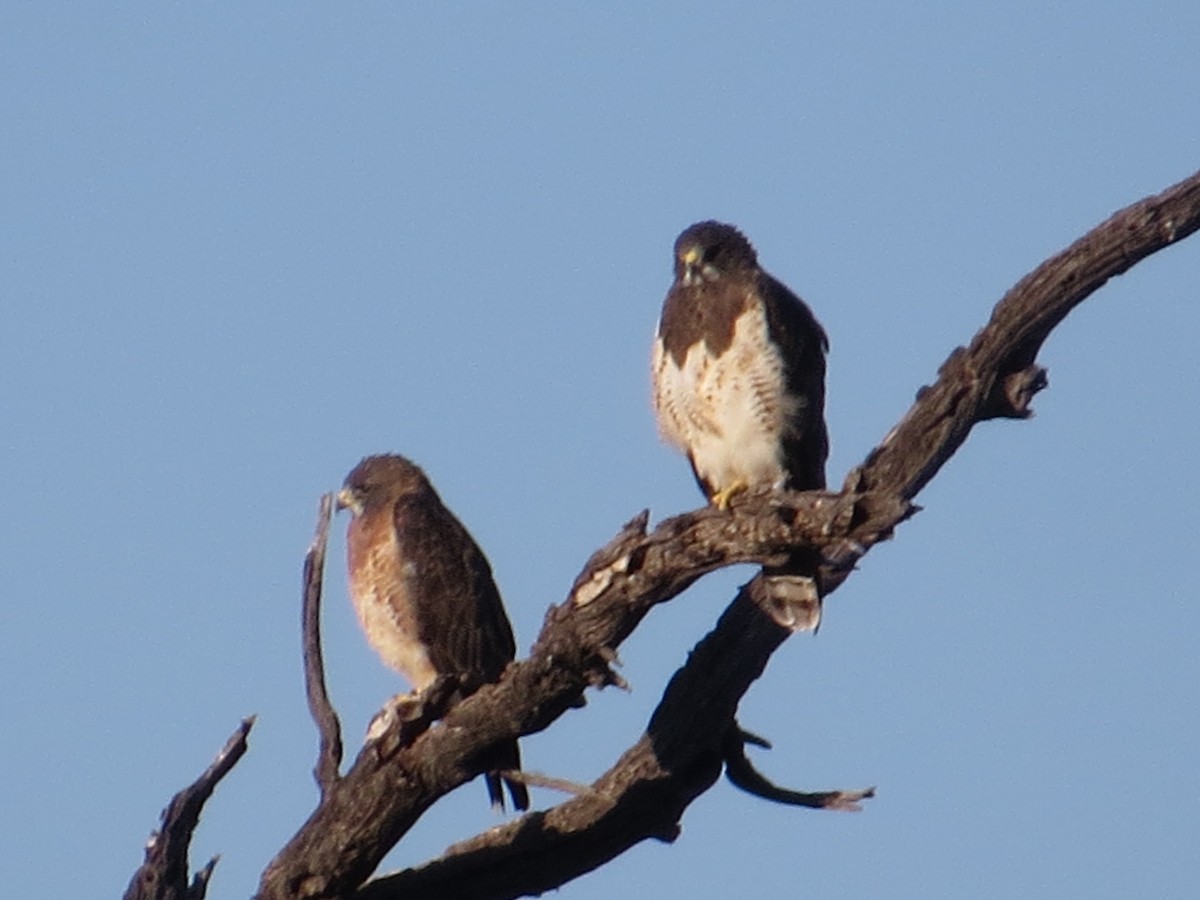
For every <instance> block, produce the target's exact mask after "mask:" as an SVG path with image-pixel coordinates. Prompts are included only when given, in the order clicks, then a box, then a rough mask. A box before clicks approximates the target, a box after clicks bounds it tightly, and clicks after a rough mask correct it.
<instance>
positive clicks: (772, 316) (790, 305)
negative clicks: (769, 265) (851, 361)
mask: <svg viewBox="0 0 1200 900" xmlns="http://www.w3.org/2000/svg"><path fill="white" fill-rule="evenodd" d="M758 290H759V294H760V296H761V297H762V299H763V305H764V306H765V308H766V312H767V328H768V330H769V332H770V335H771V340H772V341H773V342H774V343H775V345H776V346H777V347H778V348H779V353H780V355H781V356H782V358H783V364H784V381H785V385H784V390H785V391H787V393H788V394H790V395H791V396H792V397H795V398H801V399H802V403H801V404H800V405H799V406H798V407H796V411H795V413H794V414H793V415H792V416H791V418H790V420H789V422H788V428H787V430H786V431H785V433H784V435H783V451H784V452H783V455H784V460H785V467H786V468H787V471H788V482H787V487H788V488H790V489H791V490H794V491H809V490H815V489H818V488H824V487H825V459H826V457H828V456H829V433H828V431H827V430H826V428H825V352H826V351H827V350H828V349H829V338H828V337H827V336H826V335H825V330H824V329H823V328H822V327H821V325H820V323H819V322H817V319H816V317H815V316H814V315H813V314H812V310H810V309H809V308H808V306H807V305H806V304H805V303H804V301H803V300H801V299H800V298H799V297H797V296H796V295H795V294H793V293H792V292H791V291H790V290H789V289H788V288H787V287H786V286H785V285H783V284H782V283H781V282H779V281H776V280H775V279H774V278H772V277H771V276H770V275H768V274H767V273H766V272H763V273H762V275H761V277H760V278H759V283H758Z"/></svg>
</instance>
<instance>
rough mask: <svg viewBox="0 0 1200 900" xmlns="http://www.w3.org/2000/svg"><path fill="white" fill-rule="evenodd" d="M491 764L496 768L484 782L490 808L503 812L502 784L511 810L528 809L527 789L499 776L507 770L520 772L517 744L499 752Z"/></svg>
mask: <svg viewBox="0 0 1200 900" xmlns="http://www.w3.org/2000/svg"><path fill="white" fill-rule="evenodd" d="M491 762H492V764H493V765H494V766H495V767H496V768H495V769H493V770H492V771H490V772H487V773H486V774H485V775H484V780H485V781H486V783H487V791H488V799H489V800H491V802H492V808H493V809H498V810H500V811H503V810H504V791H503V789H502V788H501V783H502V782H503V785H504V787H507V788H508V796H509V797H511V798H512V805H513V809H515V810H517V811H518V812H520V811H522V810H526V809H529V789H528V788H527V787H525V785H524V784H522V783H521V782H519V781H514V780H512V779H510V778H504V777H503V776H502V775H501V774H500V773H501V772H505V771H508V770H518V771H519V770H520V768H521V748H520V747H519V746H517V742H516V741H513V742H512V743H511V744H509V745H507V746H505V747H504V748H502V749H501V750H499V751H498V752H497V753H496V754H495V756H494V757H492V759H491Z"/></svg>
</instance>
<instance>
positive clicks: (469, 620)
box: [393, 488, 529, 810]
mask: <svg viewBox="0 0 1200 900" xmlns="http://www.w3.org/2000/svg"><path fill="white" fill-rule="evenodd" d="M393 524H394V526H395V529H396V539H397V543H398V545H399V546H400V547H402V548H403V555H404V563H405V564H408V565H413V566H416V568H417V571H416V572H415V573H414V574H415V575H416V577H415V578H413V579H412V580H411V581H410V584H411V585H412V587H411V589H410V592H409V595H410V597H409V599H410V603H411V604H412V608H413V611H414V614H415V618H416V623H417V629H418V634H417V637H418V639H419V640H420V641H421V642H422V643H423V644H425V646H426V647H427V648H428V651H429V656H430V659H431V660H432V662H433V665H434V668H435V669H437V670H438V672H439V673H442V674H453V675H457V676H459V677H460V678H464V679H465V683H464V684H463V687H464V689H465V690H466V691H467V692H468V693H470V692H471V691H473V690H474V689H475V688H477V687H479V685H480V684H486V683H488V682H492V681H495V680H496V679H498V678H499V677H500V675H501V674H502V673H503V672H504V668H505V666H507V665H508V664H509V663H510V662H511V661H512V659H513V657H514V656H515V655H516V642H515V641H514V640H513V633H512V625H511V624H510V623H509V621H508V615H507V614H506V613H505V612H504V605H503V602H502V601H501V599H500V591H499V590H498V589H497V588H496V582H495V579H493V578H492V567H491V566H490V565H489V564H488V561H487V557H485V556H484V555H483V551H482V550H480V549H479V545H478V544H476V543H475V540H474V539H473V538H472V537H471V535H470V533H469V532H468V531H467V529H466V528H465V527H464V526H463V524H462V523H461V522H460V521H459V520H458V519H457V518H456V517H455V516H454V514H453V513H451V512H450V511H449V510H448V509H446V507H445V506H444V505H442V502H441V500H440V499H439V498H438V496H437V494H436V493H435V492H434V491H433V490H432V488H430V489H429V490H427V491H421V492H419V493H414V494H407V495H405V496H403V497H401V498H400V499H399V500H398V501H397V502H396V506H395V509H394V514H393ZM486 764H487V766H488V768H489V771H488V772H486V773H485V779H484V781H485V784H486V785H487V790H488V797H489V799H490V800H491V803H492V805H493V806H497V807H501V808H503V806H504V796H503V794H502V792H501V784H502V783H503V784H504V785H507V787H508V792H509V796H510V797H511V798H512V803H513V806H514V807H515V808H516V809H518V810H523V809H528V808H529V791H528V789H527V788H526V787H525V785H523V784H521V783H520V782H516V781H509V780H507V779H501V777H500V775H499V774H498V773H499V772H501V771H506V770H509V769H512V770H519V769H520V768H521V751H520V748H519V746H518V745H517V742H516V741H512V742H511V743H508V744H502V745H500V746H498V747H495V748H493V750H492V751H491V752H490V753H489V755H488V758H487V760H486Z"/></svg>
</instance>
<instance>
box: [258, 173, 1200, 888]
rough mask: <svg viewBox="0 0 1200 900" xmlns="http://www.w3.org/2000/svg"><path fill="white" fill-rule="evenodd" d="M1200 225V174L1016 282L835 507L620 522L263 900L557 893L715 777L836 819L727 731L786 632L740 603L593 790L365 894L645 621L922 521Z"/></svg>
mask: <svg viewBox="0 0 1200 900" xmlns="http://www.w3.org/2000/svg"><path fill="white" fill-rule="evenodd" d="M1198 227H1200V173H1197V174H1195V175H1193V176H1192V177H1190V178H1189V179H1187V180H1186V181H1183V182H1181V183H1180V184H1178V185H1176V186H1174V187H1172V188H1170V189H1169V190H1167V191H1165V192H1164V193H1162V194H1160V195H1158V196H1156V197H1150V198H1147V199H1145V200H1142V201H1140V202H1138V203H1136V204H1134V205H1133V206H1130V207H1128V208H1127V209H1125V210H1122V211H1121V212H1119V213H1117V214H1116V215H1114V216H1113V217H1112V218H1110V219H1109V220H1108V221H1106V222H1104V223H1103V224H1101V225H1100V226H1098V227H1097V228H1095V229H1093V230H1092V231H1091V232H1089V233H1088V234H1087V235H1085V236H1084V237H1083V238H1081V239H1080V240H1079V241H1076V242H1075V243H1074V244H1072V245H1071V246H1070V247H1069V248H1067V249H1066V250H1065V251H1063V252H1062V253H1060V254H1058V255H1057V256H1055V257H1053V258H1051V259H1049V260H1047V261H1046V262H1045V263H1043V264H1042V265H1041V266H1039V267H1038V268H1037V269H1036V270H1035V271H1034V272H1032V273H1030V274H1029V275H1028V276H1026V277H1025V278H1024V279H1022V280H1021V281H1020V282H1019V283H1018V284H1017V285H1016V286H1015V287H1013V289H1012V290H1010V291H1009V292H1008V294H1006V295H1005V297H1004V298H1003V299H1002V300H1001V301H1000V303H998V304H997V305H996V307H995V309H994V310H993V313H992V317H991V320H990V321H989V322H988V323H987V325H986V326H985V327H984V328H983V329H982V330H981V331H980V332H979V333H978V334H977V335H976V336H975V337H974V339H973V340H972V341H971V343H970V344H969V346H967V347H966V348H959V349H957V350H955V351H954V352H953V353H952V354H951V355H950V357H949V358H948V359H947V360H946V362H945V363H943V365H942V366H941V368H940V370H939V377H938V379H937V382H936V383H935V384H934V385H932V386H931V387H927V388H922V389H921V391H919V392H918V395H917V399H916V402H915V403H914V404H913V406H912V408H911V409H910V410H909V411H908V413H907V414H906V415H905V416H904V418H903V419H902V420H901V421H900V423H899V424H898V425H897V426H896V427H895V428H894V429H893V430H892V431H891V432H890V433H889V434H888V435H887V436H886V437H885V438H884V440H883V441H882V443H881V444H880V445H879V446H878V447H876V448H875V449H874V450H873V451H872V452H871V454H870V455H869V456H868V457H867V459H866V460H865V461H864V463H863V464H862V465H861V466H859V467H857V468H856V469H854V470H853V471H852V472H851V473H850V474H849V475H848V476H847V478H846V481H845V485H844V486H843V489H842V491H841V492H840V493H829V492H806V493H803V494H786V495H767V496H764V495H756V496H745V497H742V498H739V499H738V501H737V502H735V503H734V504H733V506H732V508H731V509H730V510H728V511H726V512H721V511H717V510H715V509H707V508H706V509H701V510H697V511H695V512H692V513H687V514H685V515H681V516H676V517H674V518H671V519H667V520H665V521H664V522H662V523H660V524H659V525H658V526H657V527H655V528H654V529H653V530H649V531H648V530H647V522H648V515H647V514H646V513H643V514H642V515H640V516H639V517H637V518H636V519H634V520H633V521H631V522H630V523H629V524H628V525H626V526H625V528H624V529H623V530H622V531H621V533H620V534H618V535H617V536H616V537H615V538H614V539H613V540H612V541H611V542H610V543H609V544H608V545H607V546H606V547H604V548H603V549H601V550H600V551H598V552H597V553H596V554H595V555H594V556H593V557H592V559H591V560H589V561H588V563H587V565H586V566H585V567H584V569H583V571H582V573H581V574H580V576H579V577H578V579H577V580H576V582H575V584H574V586H573V587H572V590H571V592H570V594H569V596H568V597H567V599H566V601H565V602H563V603H562V604H561V605H558V606H555V607H552V608H551V609H550V611H549V612H548V613H547V616H546V620H545V623H544V626H543V628H542V631H541V634H540V635H539V637H538V640H537V642H536V644H535V645H534V648H533V652H532V653H531V654H530V656H529V658H528V659H525V660H522V661H519V662H517V663H514V664H513V665H511V666H510V667H509V668H508V670H507V671H506V673H505V675H504V677H503V679H502V680H501V681H500V682H499V683H498V684H495V685H488V686H486V687H484V688H483V689H481V690H480V691H479V692H478V693H476V694H474V695H473V696H472V697H470V698H469V699H468V700H466V701H465V702H463V703H462V704H460V705H458V706H457V707H455V708H454V709H452V710H450V711H449V712H448V713H447V714H446V716H445V718H444V719H443V720H442V721H441V722H440V723H438V724H436V725H434V726H432V727H428V728H426V727H425V725H426V724H427V723H423V724H422V726H421V728H417V729H413V728H411V727H410V728H409V730H408V731H407V732H406V731H404V725H403V723H401V724H398V725H397V726H396V727H395V728H394V729H392V731H391V732H389V733H388V734H385V735H384V736H383V737H382V738H381V739H380V740H379V741H377V742H375V743H372V744H369V745H368V746H367V747H365V748H364V749H363V751H362V752H361V753H360V754H359V757H358V759H357V760H356V761H355V763H354V765H353V766H352V767H351V768H350V770H349V771H348V772H347V773H346V774H345V776H343V777H342V778H341V779H340V780H332V779H331V780H329V783H328V784H325V785H324V787H325V791H324V793H323V796H322V798H321V801H320V803H319V805H318V807H317V809H316V810H315V811H314V812H313V814H312V815H311V816H310V818H309V820H308V821H307V822H305V823H304V825H302V826H301V828H300V830H299V831H298V832H297V834H296V835H295V836H294V837H293V838H292V840H291V841H290V842H289V843H288V845H287V846H286V847H284V848H283V850H282V851H281V852H280V854H279V855H278V856H277V857H276V858H275V859H274V860H273V861H272V862H271V864H270V866H269V867H268V868H267V870H266V872H265V873H264V875H263V878H262V882H261V884H260V895H259V896H260V897H262V898H264V900H266V898H270V900H276V898H299V897H305V898H333V897H349V896H361V897H372V898H382V897H400V896H404V897H406V898H413V897H422V896H430V897H432V896H439V897H444V896H454V897H479V898H484V897H486V898H501V897H517V896H522V895H527V894H536V893H539V892H542V891H545V890H547V889H549V888H553V887H557V886H559V885H561V884H563V883H565V882H566V881H568V880H570V879H571V878H574V877H576V876H578V875H580V874H582V873H584V872H587V871H589V870H591V869H593V868H595V867H596V866H599V865H602V864H603V863H605V862H606V861H608V860H610V859H612V858H613V857H615V856H616V855H618V854H619V853H621V852H623V851H624V850H625V849H627V848H628V847H630V846H632V845H633V844H636V843H637V842H639V841H642V840H645V839H646V838H657V839H659V840H668V841H669V840H673V839H674V837H675V835H676V833H677V830H678V823H679V820H680V817H681V816H682V814H683V811H684V809H686V807H687V806H688V804H689V803H690V802H691V801H692V800H693V799H694V798H695V797H696V796H697V795H698V794H700V793H702V792H703V791H704V790H706V789H707V788H708V787H709V786H710V785H711V784H712V783H713V781H714V780H715V779H716V778H717V777H718V775H719V774H720V772H721V770H722V767H725V768H726V769H727V770H728V771H729V773H730V776H731V779H732V780H734V781H735V783H738V784H739V785H740V786H742V787H744V788H746V789H748V790H751V791H752V792H754V793H756V794H759V795H760V796H764V797H768V798H770V799H774V800H777V801H779V802H788V803H795V804H802V805H816V806H821V807H824V808H848V807H851V806H853V805H854V804H855V803H856V802H857V801H858V800H860V799H862V798H863V797H865V796H869V789H868V790H867V791H857V792H855V791H849V792H820V793H818V794H807V793H801V792H796V791H786V790H783V789H780V788H776V787H775V786H774V785H771V784H770V783H769V782H766V781H765V779H762V778H761V776H757V773H754V772H753V770H752V769H750V768H749V763H748V762H747V761H746V760H745V756H744V754H743V753H742V752H741V743H742V741H743V740H744V733H743V732H741V730H740V729H739V728H738V726H737V723H736V721H735V713H736V710H737V705H738V702H739V701H740V699H741V697H742V695H743V694H744V693H745V691H746V690H747V689H748V688H749V686H750V684H751V683H752V682H753V681H754V680H755V679H756V678H757V677H758V676H759V674H760V673H761V672H762V670H763V667H764V666H765V665H766V662H767V660H768V659H769V657H770V655H771V653H772V652H773V651H774V650H775V649H776V647H778V645H779V644H780V643H782V642H783V640H784V639H785V638H786V637H787V632H786V631H785V630H784V629H782V628H780V627H779V626H778V625H776V624H775V623H774V622H773V621H771V619H770V617H769V616H768V615H766V614H765V613H763V612H761V611H760V610H759V608H758V607H757V606H756V605H755V603H754V598H753V595H754V591H753V590H752V589H743V591H742V592H740V593H739V595H738V597H737V598H736V599H735V600H734V601H733V603H732V604H731V605H730V607H729V608H728V609H727V610H726V611H725V613H724V614H723V615H722V617H721V619H720V621H719V622H718V623H717V625H716V627H715V628H714V630H713V631H712V632H711V633H710V634H709V635H708V636H706V637H705V638H704V639H703V640H702V641H701V642H700V643H699V644H698V645H697V646H696V648H695V649H694V650H693V652H692V655H691V657H690V658H689V660H688V662H687V664H685V665H684V666H683V668H681V669H680V670H679V671H678V672H677V673H676V674H675V676H674V677H673V678H672V680H671V682H670V684H669V685H668V687H667V689H666V692H665V694H664V696H663V699H662V701H661V703H660V704H659V706H658V709H657V710H656V711H655V713H654V715H653V717H652V719H651V721H650V723H649V725H648V726H647V729H646V732H645V734H644V735H643V736H642V738H641V739H640V740H639V741H638V742H637V743H636V744H635V745H634V746H633V747H631V748H630V749H629V750H627V751H626V752H625V754H624V755H623V756H622V757H621V759H620V760H618V761H617V762H616V764H615V765H614V766H613V767H612V768H611V769H610V770H609V771H608V772H606V773H605V774H604V775H602V776H601V777H600V778H599V779H598V780H597V781H596V782H595V783H594V784H593V785H591V790H589V791H587V792H584V793H582V794H579V795H578V796H575V797H572V798H571V799H568V800H566V801H564V802H562V803H560V804H559V805H557V806H555V807H553V808H551V809H549V810H545V811H539V812H533V813H529V814H527V815H525V816H523V817H521V818H520V819H517V820H515V821H513V822H511V823H509V824H507V825H505V826H503V827H501V828H498V829H492V830H490V831H488V832H486V833H485V834H482V835H480V836H478V837H476V838H473V839H472V840H470V841H467V842H464V843H462V844H460V845H458V846H456V847H454V848H451V849H450V851H448V852H447V853H446V854H445V855H444V856H443V857H442V858H440V859H438V860H435V861H433V862H431V863H429V864H427V865H425V866H423V867H421V868H418V869H413V870H409V871H405V872H401V873H398V874H396V875H393V876H390V877H388V878H383V879H379V880H378V881H376V882H374V883H372V884H370V885H368V886H366V887H361V885H362V884H363V882H364V881H365V880H366V879H367V878H368V877H369V876H370V874H371V873H372V872H373V871H374V869H375V867H376V866H377V865H378V863H379V861H380V860H381V859H382V857H383V856H384V854H385V853H387V852H388V850H389V849H390V848H391V847H392V846H393V845H394V844H395V843H396V842H397V841H398V840H399V839H400V838H401V837H402V836H403V835H404V834H405V832H406V831H407V830H408V829H409V828H410V827H411V826H412V824H413V823H414V822H415V821H416V820H417V819H418V818H419V816H420V815H421V814H422V813H423V812H424V811H425V809H427V808H428V807H429V806H430V805H431V804H432V803H433V802H435V801H436V800H437V799H438V798H439V797H441V796H442V795H444V794H445V793H447V792H448V791H450V790H452V789H453V788H455V787H457V786H458V785H460V784H462V783H464V782H465V781H467V780H469V779H471V778H473V777H475V776H476V775H478V774H479V773H480V772H481V771H482V768H483V767H482V766H481V764H480V763H479V762H478V760H479V759H480V758H481V757H482V756H483V755H484V751H486V750H487V749H488V748H489V747H491V746H494V745H495V744H497V743H502V742H505V741H509V740H511V739H513V738H514V737H517V736H519V735H524V734H531V733H533V732H536V731H539V730H541V729H543V728H545V727H547V726H548V725H550V724H551V723H552V722H553V721H554V720H555V719H556V718H557V717H558V716H560V715H561V714H562V713H563V712H564V711H566V710H567V709H568V708H570V707H572V706H577V705H579V704H581V703H582V701H583V695H584V690H585V688H587V687H588V686H604V685H607V684H613V683H619V679H618V678H617V676H616V675H615V674H614V673H612V671H611V670H610V668H609V661H611V660H612V659H613V658H614V656H615V653H616V650H617V648H618V647H619V645H620V643H621V642H622V641H623V640H624V639H625V638H626V637H627V636H628V635H629V634H630V633H631V632H632V631H633V630H634V629H635V628H636V627H637V625H638V623H639V622H640V621H641V620H642V618H643V617H644V616H645V615H646V614H647V613H648V612H649V611H650V609H651V608H652V607H653V606H654V605H655V604H658V603H662V602H665V601H667V600H670V599H671V598H672V597H674V596H676V595H678V594H679V593H680V592H681V591H683V590H684V589H686V588H687V587H688V586H689V585H690V584H692V583H693V582H694V581H695V580H696V579H698V578H700V577H701V576H703V575H705V574H706V573H708V572H711V571H713V570H715V569H718V568H721V567H724V566H728V565H731V564H734V563H739V562H755V563H759V564H778V563H779V562H782V561H783V560H784V559H785V558H787V556H788V554H789V553H794V552H796V551H804V550H810V551H813V554H812V555H813V558H814V559H816V560H818V562H817V563H816V564H815V565H816V566H817V568H818V569H819V572H818V574H819V576H820V581H821V584H822V586H823V591H824V593H826V594H828V593H831V592H832V591H833V590H836V588H837V587H838V586H839V585H840V584H841V583H842V582H843V581H844V580H845V578H846V577H847V576H848V575H849V574H850V572H851V571H852V569H853V566H854V564H855V563H856V562H857V560H858V559H860V558H861V557H862V556H863V555H864V554H865V553H867V552H868V551H869V550H870V548H871V547H872V546H873V545H874V544H876V543H878V542H879V541H880V540H884V539H887V538H889V537H890V536H891V535H892V532H893V530H894V528H895V527H896V526H897V525H898V524H899V523H900V522H902V521H904V519H906V518H907V517H908V516H910V515H912V514H913V513H914V512H915V511H916V507H915V506H913V505H912V500H913V499H914V498H915V497H916V495H917V494H918V492H919V491H920V490H921V488H922V487H924V485H925V484H927V483H928V482H929V480H930V479H931V478H933V476H934V475H935V474H936V473H937V472H938V470H939V469H940V468H941V466H942V465H943V464H944V463H945V462H946V461H947V460H948V459H949V458H950V457H951V456H952V455H953V454H954V453H955V451H956V450H957V449H958V448H959V447H960V446H961V445H962V443H963V441H965V440H966V438H967V436H968V435H969V433H970V431H971V429H972V428H973V427H974V425H975V424H976V423H977V422H980V421H984V420H986V419H989V418H997V417H1007V418H1023V417H1026V416H1028V415H1029V403H1030V400H1031V399H1032V397H1033V395H1034V394H1036V393H1037V392H1038V391H1039V390H1041V389H1042V388H1043V387H1044V386H1045V384H1046V379H1045V374H1044V372H1043V370H1042V369H1040V368H1039V367H1038V366H1037V365H1036V357H1037V354H1038V351H1039V350H1040V348H1041V345H1042V342H1043V341H1044V340H1045V338H1046V337H1047V336H1048V334H1049V333H1050V331H1051V330H1052V329H1053V328H1054V327H1055V326H1056V325H1057V324H1058V323H1059V322H1061V321H1062V320H1063V318H1064V317H1065V316H1066V315H1067V314H1068V313H1069V312H1070V310H1071V309H1073V308H1074V307H1075V306H1076V305H1078V304H1079V303H1081V302H1082V301H1083V300H1084V299H1086V298H1087V297H1088V296H1089V295H1090V294H1091V293H1092V292H1094V291H1095V290H1096V289H1097V288H1099V287H1101V286H1102V285H1103V284H1104V283H1105V282H1106V281H1107V280H1108V279H1109V278H1111V277H1113V276H1115V275H1119V274H1121V273H1122V272H1124V271H1126V270H1127V269H1129V268H1130V267H1131V266H1133V265H1134V264H1136V263H1137V262H1138V261H1140V260H1141V259H1144V258H1145V257H1146V256H1149V255H1150V254H1152V253H1154V252H1156V251H1158V250H1160V249H1162V248H1163V247H1166V246H1168V245H1170V244H1171V243H1173V242H1176V241H1178V240H1181V239H1182V238H1184V237H1187V236H1188V235H1190V234H1192V233H1193V232H1194V231H1196V230H1197V228H1198Z"/></svg>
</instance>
